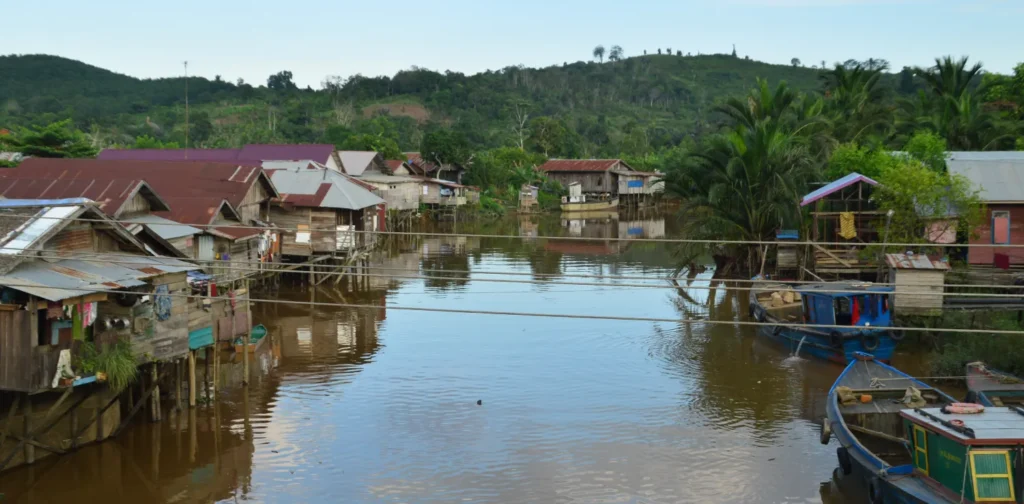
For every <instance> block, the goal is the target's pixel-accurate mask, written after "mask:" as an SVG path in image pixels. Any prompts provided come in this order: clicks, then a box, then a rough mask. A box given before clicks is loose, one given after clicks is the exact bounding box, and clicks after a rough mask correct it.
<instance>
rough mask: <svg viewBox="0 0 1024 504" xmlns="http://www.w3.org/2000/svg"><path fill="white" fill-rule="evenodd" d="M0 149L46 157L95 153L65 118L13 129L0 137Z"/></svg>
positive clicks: (85, 155) (79, 155) (70, 156)
mask: <svg viewBox="0 0 1024 504" xmlns="http://www.w3.org/2000/svg"><path fill="white" fill-rule="evenodd" d="M0 150H7V151H13V152H20V153H22V154H23V155H25V156H35V157H46V158H86V157H95V156H96V154H97V153H98V151H97V150H96V149H95V148H93V147H92V146H91V145H90V144H89V142H88V140H87V139H86V138H85V135H83V134H82V132H81V131H78V130H76V129H74V128H73V127H72V126H71V120H67V119H66V120H63V121H58V122H55V123H52V124H49V125H48V126H44V127H38V128H31V127H30V128H16V129H14V131H12V132H11V133H10V134H6V135H3V136H0Z"/></svg>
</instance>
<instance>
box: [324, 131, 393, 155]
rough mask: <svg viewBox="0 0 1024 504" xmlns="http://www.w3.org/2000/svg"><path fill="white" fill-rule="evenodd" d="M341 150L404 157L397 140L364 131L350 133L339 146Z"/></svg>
mask: <svg viewBox="0 0 1024 504" xmlns="http://www.w3.org/2000/svg"><path fill="white" fill-rule="evenodd" d="M338 148H339V149H341V150H355V151H374V152H377V153H380V155H381V156H384V159H404V158H405V155H404V154H402V149H400V148H399V147H398V142H396V141H395V140H394V139H391V138H387V137H385V136H383V135H370V134H366V133H362V134H356V135H350V136H349V137H347V138H346V139H345V140H344V141H343V142H342V143H341V145H340V146H338Z"/></svg>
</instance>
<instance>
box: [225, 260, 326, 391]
mask: <svg viewBox="0 0 1024 504" xmlns="http://www.w3.org/2000/svg"><path fill="white" fill-rule="evenodd" d="M309 288H310V289H312V288H313V286H312V285H310V287H309ZM245 295H246V297H247V298H250V297H252V296H250V295H249V279H246V280H245ZM248 309H249V305H248V303H246V310H248ZM246 318H247V319H248V317H246ZM232 320H234V317H232ZM251 343H252V324H251V323H248V324H246V327H245V344H244V345H242V348H243V349H244V350H243V351H242V385H249V345H250V344H251Z"/></svg>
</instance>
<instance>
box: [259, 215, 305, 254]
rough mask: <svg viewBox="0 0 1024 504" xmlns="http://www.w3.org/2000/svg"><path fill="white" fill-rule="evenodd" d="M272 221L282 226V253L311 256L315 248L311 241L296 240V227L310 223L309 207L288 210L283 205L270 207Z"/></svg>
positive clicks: (279, 226)
mask: <svg viewBox="0 0 1024 504" xmlns="http://www.w3.org/2000/svg"><path fill="white" fill-rule="evenodd" d="M270 221H271V222H273V223H274V225H275V226H277V227H278V228H280V229H281V230H280V233H281V254H282V255H291V256H309V255H312V253H313V248H312V246H311V245H310V244H309V243H297V242H296V241H295V231H294V230H295V229H297V228H299V226H306V227H307V228H308V227H309V225H310V215H309V209H308V208H294V209H291V210H286V209H284V208H281V207H277V206H275V207H271V208H270Z"/></svg>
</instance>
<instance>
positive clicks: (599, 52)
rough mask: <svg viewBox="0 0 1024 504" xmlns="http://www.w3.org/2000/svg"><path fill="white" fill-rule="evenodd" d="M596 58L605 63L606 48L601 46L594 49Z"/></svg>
mask: <svg viewBox="0 0 1024 504" xmlns="http://www.w3.org/2000/svg"><path fill="white" fill-rule="evenodd" d="M594 58H595V59H597V60H599V61H600V62H601V63H604V46H603V45H599V46H597V47H595V48H594Z"/></svg>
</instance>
